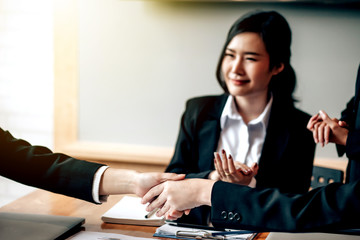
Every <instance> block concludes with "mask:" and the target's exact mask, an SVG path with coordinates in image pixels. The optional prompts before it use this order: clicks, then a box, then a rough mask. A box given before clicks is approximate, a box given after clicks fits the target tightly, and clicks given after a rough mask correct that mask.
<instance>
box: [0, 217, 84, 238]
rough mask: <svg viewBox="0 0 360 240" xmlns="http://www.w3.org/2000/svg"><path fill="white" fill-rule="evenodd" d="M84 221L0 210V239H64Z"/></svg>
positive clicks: (82, 219) (75, 218)
mask: <svg viewBox="0 0 360 240" xmlns="http://www.w3.org/2000/svg"><path fill="white" fill-rule="evenodd" d="M84 222H85V219H84V218H78V217H65V216H54V215H40V214H25V213H10V212H0V239H26V240H49V239H65V238H67V237H69V236H71V235H72V234H74V233H76V232H78V231H79V230H80V229H81V225H82V224H83V223H84Z"/></svg>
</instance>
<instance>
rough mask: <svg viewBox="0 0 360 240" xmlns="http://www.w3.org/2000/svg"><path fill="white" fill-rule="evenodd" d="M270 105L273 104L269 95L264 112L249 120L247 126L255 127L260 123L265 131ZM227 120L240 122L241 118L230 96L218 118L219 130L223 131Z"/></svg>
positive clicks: (233, 99)
mask: <svg viewBox="0 0 360 240" xmlns="http://www.w3.org/2000/svg"><path fill="white" fill-rule="evenodd" d="M272 103H273V96H272V95H271V97H270V100H269V102H268V103H267V104H266V107H265V109H264V111H263V112H262V113H261V114H260V115H259V116H258V117H257V118H255V119H253V120H251V121H250V122H249V124H248V125H255V124H258V123H262V125H263V126H264V127H265V129H267V126H268V123H269V118H270V112H271V106H272ZM228 118H230V119H235V120H236V119H237V120H240V121H242V117H241V116H240V114H239V112H238V111H237V109H236V105H235V98H234V96H232V95H229V97H228V99H227V101H226V103H225V106H224V109H223V112H222V114H221V117H220V127H221V129H224V127H225V124H226V120H227V119H228Z"/></svg>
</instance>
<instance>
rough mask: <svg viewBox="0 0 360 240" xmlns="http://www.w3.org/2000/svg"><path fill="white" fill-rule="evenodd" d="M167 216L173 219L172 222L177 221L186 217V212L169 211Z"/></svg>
mask: <svg viewBox="0 0 360 240" xmlns="http://www.w3.org/2000/svg"><path fill="white" fill-rule="evenodd" d="M167 214H168V216H169V217H171V220H176V219H178V218H180V217H182V215H184V211H177V210H169V211H168V213H167Z"/></svg>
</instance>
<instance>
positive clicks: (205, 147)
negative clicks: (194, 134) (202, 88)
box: [198, 94, 228, 168]
mask: <svg viewBox="0 0 360 240" xmlns="http://www.w3.org/2000/svg"><path fill="white" fill-rule="evenodd" d="M227 97H228V95H227V94H223V95H221V96H219V98H217V99H216V101H214V103H213V104H209V105H208V106H206V109H204V111H203V112H204V114H200V116H199V118H201V119H199V120H200V122H201V124H200V126H199V129H198V134H199V135H198V138H199V159H210V161H204V162H205V163H208V164H209V166H208V167H209V168H214V161H212V159H213V158H214V154H213V153H214V151H216V149H217V145H218V141H219V137H220V131H221V129H220V117H221V114H222V111H223V109H224V105H225V103H226V100H227Z"/></svg>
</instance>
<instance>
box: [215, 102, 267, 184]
mask: <svg viewBox="0 0 360 240" xmlns="http://www.w3.org/2000/svg"><path fill="white" fill-rule="evenodd" d="M272 102H273V97H272V96H271V98H270V100H269V102H268V104H267V105H266V107H265V109H264V111H263V112H262V113H261V114H260V115H259V116H258V117H257V118H256V119H253V120H251V121H250V122H249V123H248V124H246V123H245V122H244V120H243V119H242V117H241V116H240V114H239V112H238V111H237V109H236V104H235V98H234V97H233V96H231V95H230V96H229V97H228V99H227V101H226V104H225V106H224V110H223V112H222V114H221V117H220V127H221V133H220V139H219V142H218V148H217V151H218V152H220V151H221V150H222V149H224V150H225V151H226V153H227V154H231V156H232V157H233V159H234V161H238V162H241V163H244V164H246V165H247V166H249V167H251V166H252V165H253V164H254V163H258V162H259V159H260V155H261V151H262V147H263V145H264V141H265V137H266V129H267V126H268V122H269V118H270V112H271V106H272ZM251 185H253V184H251Z"/></svg>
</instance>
